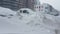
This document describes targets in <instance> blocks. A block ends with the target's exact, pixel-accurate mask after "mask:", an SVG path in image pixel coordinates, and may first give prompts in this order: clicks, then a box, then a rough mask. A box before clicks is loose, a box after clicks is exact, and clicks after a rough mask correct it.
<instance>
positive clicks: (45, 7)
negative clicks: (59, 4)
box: [42, 3, 59, 16]
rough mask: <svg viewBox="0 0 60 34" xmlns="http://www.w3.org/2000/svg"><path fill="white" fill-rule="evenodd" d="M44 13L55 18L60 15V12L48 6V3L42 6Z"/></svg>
mask: <svg viewBox="0 0 60 34" xmlns="http://www.w3.org/2000/svg"><path fill="white" fill-rule="evenodd" d="M42 7H43V9H42V11H43V12H44V13H47V14H50V15H54V16H58V15H59V11H57V10H56V9H54V8H53V7H52V6H51V5H49V4H47V3H43V4H42Z"/></svg>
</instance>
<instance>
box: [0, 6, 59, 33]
mask: <svg viewBox="0 0 60 34" xmlns="http://www.w3.org/2000/svg"><path fill="white" fill-rule="evenodd" d="M16 13H17V12H15V11H12V10H10V9H7V8H2V7H0V33H7V34H9V33H17V34H55V32H54V30H50V29H48V28H49V27H48V28H46V27H45V26H44V25H42V24H40V22H39V21H38V22H39V24H37V23H38V22H37V19H34V20H35V22H37V23H35V22H34V23H33V21H32V22H29V23H23V22H21V20H20V19H19V17H18V16H17V14H16ZM41 15H42V14H41ZM45 17H47V18H48V17H49V18H52V17H53V16H52V17H51V16H48V15H45ZM35 18H36V17H35ZM41 19H42V18H41ZM41 19H40V20H41ZM45 20H46V19H45ZM50 20H53V19H50ZM23 21H24V20H23ZM57 21H58V23H59V20H57ZM45 22H46V21H44V23H45ZM48 23H50V21H49V22H48ZM48 23H47V24H48ZM51 24H52V22H51Z"/></svg>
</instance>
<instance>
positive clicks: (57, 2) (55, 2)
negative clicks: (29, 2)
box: [40, 0, 60, 11]
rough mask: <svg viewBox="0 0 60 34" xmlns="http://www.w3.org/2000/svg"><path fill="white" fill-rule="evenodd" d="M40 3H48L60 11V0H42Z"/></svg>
mask: <svg viewBox="0 0 60 34" xmlns="http://www.w3.org/2000/svg"><path fill="white" fill-rule="evenodd" d="M40 3H48V4H50V5H52V6H53V7H54V8H55V9H57V10H59V11H60V0H40Z"/></svg>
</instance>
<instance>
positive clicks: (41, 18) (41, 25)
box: [0, 7, 60, 34]
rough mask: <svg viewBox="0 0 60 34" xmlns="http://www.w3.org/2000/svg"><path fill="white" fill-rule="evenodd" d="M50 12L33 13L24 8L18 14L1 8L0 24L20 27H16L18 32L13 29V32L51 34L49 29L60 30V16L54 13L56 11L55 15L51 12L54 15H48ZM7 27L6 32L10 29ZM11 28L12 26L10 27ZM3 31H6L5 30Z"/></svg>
mask: <svg viewBox="0 0 60 34" xmlns="http://www.w3.org/2000/svg"><path fill="white" fill-rule="evenodd" d="M44 10H45V9H44ZM48 11H49V10H48ZM48 11H47V12H45V11H40V12H39V11H32V10H30V9H26V8H23V9H20V10H18V12H14V11H12V10H10V9H7V8H2V7H0V23H4V24H5V23H8V24H9V23H10V24H11V23H12V24H16V25H18V27H17V26H16V25H15V26H16V27H17V28H16V27H15V26H14V27H15V28H16V29H17V30H16V29H14V28H13V27H12V28H13V29H11V31H12V30H14V32H26V33H27V32H30V33H32V32H33V33H35V32H36V34H37V33H39V34H40V33H41V34H45V33H46V34H49V33H51V32H50V30H49V29H48V28H51V29H60V27H59V26H60V21H59V20H60V15H58V16H56V14H58V13H59V12H57V13H56V12H55V13H54V11H52V12H53V13H51V11H50V13H51V14H53V15H51V14H50V13H48ZM4 26H5V25H4ZM31 26H32V27H31ZM7 27H8V25H7ZM7 27H6V30H7V29H8V28H7ZM9 27H11V26H10V25H9ZM46 27H47V28H46ZM3 28H4V27H3ZM1 29H2V27H1ZM1 29H0V30H1ZM2 30H3V31H4V29H2ZM6 30H5V31H6ZM8 30H9V29H8ZM8 30H7V31H8ZM9 31H10V30H9ZM11 31H10V32H11Z"/></svg>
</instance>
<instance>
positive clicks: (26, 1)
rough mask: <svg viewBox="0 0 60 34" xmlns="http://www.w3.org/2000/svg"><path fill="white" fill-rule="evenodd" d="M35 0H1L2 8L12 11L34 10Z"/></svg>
mask: <svg viewBox="0 0 60 34" xmlns="http://www.w3.org/2000/svg"><path fill="white" fill-rule="evenodd" d="M35 2H36V1H35V0H0V6H1V7H5V8H9V9H12V10H18V9H20V8H30V9H33V10H34V4H35Z"/></svg>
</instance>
